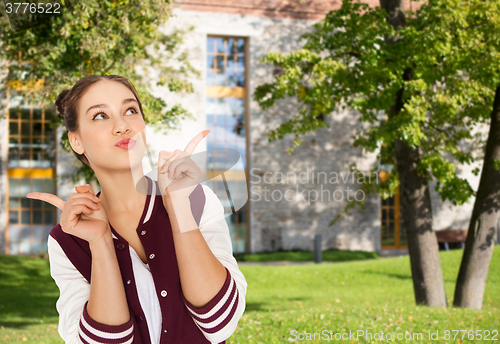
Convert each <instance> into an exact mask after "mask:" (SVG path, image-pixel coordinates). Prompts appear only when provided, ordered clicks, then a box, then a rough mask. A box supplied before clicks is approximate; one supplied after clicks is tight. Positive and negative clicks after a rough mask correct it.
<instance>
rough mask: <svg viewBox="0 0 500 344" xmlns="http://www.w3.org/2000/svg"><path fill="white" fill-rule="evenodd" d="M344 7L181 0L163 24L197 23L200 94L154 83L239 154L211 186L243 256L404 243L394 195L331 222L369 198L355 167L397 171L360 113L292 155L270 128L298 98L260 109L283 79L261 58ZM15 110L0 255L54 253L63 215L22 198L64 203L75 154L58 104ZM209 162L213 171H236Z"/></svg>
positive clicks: (446, 214) (4, 149) (463, 223)
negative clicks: (370, 144)
mask: <svg viewBox="0 0 500 344" xmlns="http://www.w3.org/2000/svg"><path fill="white" fill-rule="evenodd" d="M367 2H368V3H369V4H370V5H372V6H376V5H378V1H373V0H371V1H367ZM339 6H340V2H339V1H326V0H323V1H299V0H290V1H275V0H240V1H234V0H192V1H191V0H186V1H184V0H182V1H177V2H176V3H175V5H174V17H173V18H171V20H169V22H168V23H167V24H166V26H165V28H162V29H164V30H166V31H168V30H172V29H173V28H189V27H191V26H194V30H192V31H190V32H188V33H187V36H186V40H185V44H184V47H185V48H186V49H187V50H188V51H189V54H190V58H191V63H192V64H193V66H194V67H195V68H197V69H198V70H200V71H202V76H201V78H198V79H193V80H192V82H193V86H194V89H195V92H194V93H193V94H189V95H187V96H183V97H179V96H177V95H174V94H172V93H170V92H169V91H168V90H167V89H166V87H155V88H154V89H153V93H154V94H156V95H158V96H161V97H164V98H165V100H166V101H167V103H172V102H179V103H181V104H182V105H183V106H184V107H185V108H187V109H188V110H189V111H190V112H191V113H193V114H195V115H196V116H197V117H198V118H199V119H201V120H202V122H203V123H206V127H207V128H208V129H210V130H211V131H212V133H211V134H210V135H209V136H207V143H208V149H209V152H210V151H212V150H213V149H215V148H224V147H226V148H232V149H235V150H237V151H238V152H239V153H240V155H241V162H242V164H241V165H239V166H241V168H236V169H233V171H232V173H227V174H226V176H225V178H224V179H223V180H220V181H217V182H216V183H214V184H213V185H214V187H213V188H214V191H215V192H216V193H217V195H218V196H219V198H220V199H221V201H222V202H223V204H224V206H225V208H226V213H227V215H228V216H227V218H226V220H227V222H228V225H229V228H230V231H231V237H232V241H233V250H234V252H235V253H239V252H259V251H273V250H278V249H284V250H290V249H304V250H312V248H313V239H314V235H315V234H321V235H322V248H323V249H330V248H338V249H348V250H367V251H381V250H385V249H401V250H404V249H406V248H407V246H406V237H405V231H404V225H403V223H402V217H401V214H400V200H399V195H398V194H396V195H395V197H393V198H390V199H388V200H381V199H380V197H379V196H377V195H370V196H366V197H367V198H366V206H365V209H364V210H353V211H352V214H353V215H352V216H350V217H347V218H346V219H345V220H342V221H340V222H338V223H336V224H335V225H334V226H329V225H328V224H329V223H330V221H331V220H332V219H333V218H334V217H335V216H336V215H337V214H339V213H340V212H341V211H342V210H343V208H344V206H345V204H346V203H345V200H346V198H348V197H350V198H353V197H357V198H360V197H365V196H364V195H363V194H362V193H360V192H359V190H358V189H359V183H358V179H359V178H361V176H360V175H353V174H351V173H350V172H349V167H348V166H349V164H350V163H356V164H357V165H358V167H359V168H360V169H362V170H364V171H369V169H370V168H372V167H374V166H378V165H382V170H387V169H389V168H391V166H389V165H384V164H383V163H382V164H381V162H379V161H377V159H376V156H375V155H370V154H365V153H363V152H361V151H360V150H359V149H356V148H354V147H352V141H353V140H352V137H351V136H352V134H353V133H354V131H355V130H356V129H358V128H359V125H360V124H359V123H358V122H357V119H356V116H355V114H353V113H351V112H344V113H337V114H335V115H334V116H327V117H326V118H325V121H327V123H328V124H329V125H330V128H322V129H320V130H318V131H316V132H314V133H309V134H307V135H306V136H305V137H304V142H303V143H302V145H301V146H300V147H299V148H297V149H296V152H295V153H294V154H292V155H288V154H287V153H286V151H285V150H286V148H288V147H291V146H293V139H294V137H293V135H288V136H285V137H284V138H283V139H282V140H279V141H275V142H268V137H267V131H268V130H270V129H274V128H277V127H278V126H279V124H281V123H283V122H284V121H285V120H286V119H289V118H293V116H294V115H295V114H296V113H297V107H298V106H297V103H296V101H295V100H294V99H286V100H284V101H281V102H278V103H277V104H276V106H274V107H272V108H271V109H269V110H265V111H263V110H262V109H261V108H260V107H259V105H258V104H257V102H255V101H254V100H253V99H252V94H253V93H254V91H255V88H256V86H258V85H261V84H263V83H265V82H270V81H272V79H273V77H274V76H276V75H277V74H279V73H280V70H278V69H277V68H275V67H274V66H270V65H265V64H263V63H261V62H260V59H261V58H263V57H264V56H265V55H267V54H268V53H269V52H273V51H274V52H281V53H290V52H292V51H294V50H297V49H299V48H300V47H301V42H300V36H301V35H302V34H303V33H305V32H307V31H308V30H311V25H312V24H313V23H314V22H316V21H318V20H320V19H322V18H324V16H325V14H326V13H327V12H328V11H329V10H331V9H335V8H338V7H339ZM8 109H9V111H8V112H7V111H5V112H6V113H7V117H6V118H4V119H1V120H0V132H1V133H2V135H1V139H0V154H1V155H0V164H1V166H0V188H1V190H2V199H1V200H0V252H8V253H10V254H18V253H22V254H26V253H37V252H40V251H43V250H45V249H46V240H47V235H48V231H49V230H50V229H51V228H52V227H53V226H54V225H55V224H56V223H57V222H58V219H59V214H60V211H56V210H55V209H54V207H51V206H50V205H47V204H45V203H43V202H38V201H34V200H29V199H26V198H25V197H24V196H25V195H26V194H27V193H28V192H32V191H45V192H51V193H56V194H58V195H59V196H60V197H61V198H63V199H66V198H67V196H68V195H69V194H70V193H71V192H74V189H73V186H72V185H70V184H63V183H62V182H55V180H56V178H57V177H58V176H59V175H61V174H64V173H65V171H67V166H68V165H70V164H71V161H74V160H75V159H76V158H74V157H73V156H72V155H69V154H67V153H66V152H63V151H62V150H61V148H60V144H59V142H58V140H59V138H60V137H61V134H62V132H63V131H62V128H59V129H58V130H57V133H55V132H53V131H52V130H50V129H49V128H48V126H47V122H48V121H49V118H50V117H51V116H54V113H53V112H52V110H51V109H42V108H40V107H35V106H19V104H16V99H12V98H11V99H9V105H8ZM210 158H214V161H215V160H217V159H216V157H214V156H212V157H209V159H210ZM208 163H209V166H210V167H211V169H212V170H220V169H223V170H224V169H228V168H229V167H228V166H225V167H224V166H216V164H215V163H213V162H211V161H209V162H208ZM471 170H472V168H463V169H461V171H460V173H461V174H462V175H463V176H467V178H468V179H469V180H471V182H472V184H473V187H477V182H478V180H477V177H475V176H473V175H472V173H471ZM238 172H239V173H238ZM382 172H383V171H382ZM383 176H384V174H383V173H382V174H379V173H376V174H372V175H369V174H368V173H366V175H364V177H365V178H383ZM227 190H230V191H232V192H233V191H234V192H233V195H235V194H238V195H241V194H245V193H246V194H247V195H248V201H246V202H245V200H243V203H242V202H241V199H240V200H238V199H236V198H231V196H228V191H227ZM431 192H432V193H431V194H432V201H433V207H434V209H433V211H434V228H435V229H436V230H440V229H467V227H468V221H469V216H470V214H471V210H472V204H473V203H469V204H467V205H464V206H461V207H453V208H450V204H449V203H447V202H444V203H443V202H442V201H441V200H440V197H439V195H437V194H436V193H435V192H434V188H433V185H432V184H431ZM238 202H240V204H237V203H238Z"/></svg>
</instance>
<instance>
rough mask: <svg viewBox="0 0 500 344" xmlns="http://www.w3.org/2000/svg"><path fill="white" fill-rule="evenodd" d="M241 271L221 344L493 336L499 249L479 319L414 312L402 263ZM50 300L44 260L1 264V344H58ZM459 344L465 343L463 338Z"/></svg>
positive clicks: (453, 267) (451, 267)
mask: <svg viewBox="0 0 500 344" xmlns="http://www.w3.org/2000/svg"><path fill="white" fill-rule="evenodd" d="M461 254H462V251H461V250H452V251H449V252H441V266H442V269H443V276H444V281H445V289H446V293H447V295H448V300H449V303H450V304H451V301H452V300H451V299H452V297H453V291H454V287H455V279H456V276H457V272H458V268H459V265H460V259H461ZM240 269H241V271H242V272H243V274H244V275H245V278H246V280H247V282H248V290H247V295H246V302H247V306H246V310H245V313H244V314H243V316H242V318H241V319H240V321H239V323H238V328H237V329H236V331H235V333H234V334H233V335H232V336H231V337H230V338H229V339H228V340H227V343H228V344H237V343H238V344H239V343H241V344H246V343H288V342H290V339H289V338H294V337H293V336H292V335H291V331H294V330H295V331H297V332H296V334H298V333H315V332H316V333H320V334H321V333H322V331H324V330H327V331H333V333H346V332H347V333H349V331H353V332H354V331H356V330H362V331H366V332H371V333H372V334H374V333H380V332H381V331H383V332H384V334H386V333H388V332H390V333H392V334H398V333H403V334H404V333H405V332H406V331H408V332H409V333H422V335H423V339H422V340H415V341H408V342H415V343H417V342H418V343H431V342H434V343H445V342H447V343H457V342H461V341H456V340H455V341H453V340H444V339H443V336H444V331H445V330H474V331H476V330H482V331H484V330H490V331H491V330H497V331H498V330H499V324H500V249H499V247H498V246H497V247H496V248H495V250H494V253H493V258H492V260H491V264H490V269H489V275H488V280H487V284H486V290H485V295H484V301H483V309H482V310H481V311H474V310H465V309H455V308H451V307H449V308H446V309H442V308H441V309H440V308H428V307H423V306H418V307H417V306H415V304H414V296H413V286H412V280H411V274H410V265H409V258H408V257H407V256H405V257H398V258H386V259H373V260H364V261H353V262H346V263H342V264H329V263H326V264H313V265H286V266H255V265H241V266H240ZM57 296H58V290H57V287H56V286H55V284H54V283H53V282H52V280H51V278H50V275H49V271H48V262H47V260H45V259H40V258H26V257H22V258H21V257H9V256H0V343H2V344H11V343H44V344H47V343H60V344H62V340H60V338H59V335H58V334H57V312H56V310H55V302H56V300H57ZM436 331H439V333H438V334H439V340H433V341H431V340H429V339H428V336H429V332H431V333H435V332H436ZM462 333H463V332H462ZM462 333H460V334H459V336H458V337H460V338H461V336H462ZM450 334H451V336H453V332H451V333H450ZM498 337H500V335H499V336H498ZM323 341H325V342H326V340H321V341H320V340H316V341H314V340H311V341H305V340H297V341H296V342H297V343H318V342H323ZM403 341H404V340H403ZM403 341H398V340H394V341H393V342H395V343H399V342H403ZM336 342H339V341H336ZM342 342H353V343H368V342H375V341H370V340H366V339H365V338H364V337H361V336H360V337H359V338H358V340H357V341H355V340H344V341H342ZM405 342H406V341H405ZM463 342H470V340H468V339H467V336H465V338H464V340H463ZM489 342H491V343H495V342H494V341H489Z"/></svg>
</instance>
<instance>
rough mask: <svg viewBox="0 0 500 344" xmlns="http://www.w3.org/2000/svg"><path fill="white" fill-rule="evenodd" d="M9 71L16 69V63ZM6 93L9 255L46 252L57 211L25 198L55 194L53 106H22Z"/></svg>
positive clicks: (6, 238) (7, 240)
mask: <svg viewBox="0 0 500 344" xmlns="http://www.w3.org/2000/svg"><path fill="white" fill-rule="evenodd" d="M9 67H13V68H16V67H17V63H12V62H11V63H10V64H9ZM9 71H10V68H9ZM14 95H15V91H13V90H10V89H8V90H7V100H8V106H7V123H8V126H7V131H8V132H7V135H8V138H9V152H8V160H7V181H8V192H7V198H8V201H7V213H8V215H9V216H8V219H7V227H6V232H5V242H6V253H7V254H37V253H41V252H47V239H48V236H49V231H50V230H51V229H52V228H53V227H54V226H55V224H56V208H55V207H54V206H52V205H50V204H48V203H46V202H42V201H39V200H33V199H29V198H26V194H28V193H30V192H47V193H52V194H55V193H56V187H55V183H54V176H55V161H56V157H55V142H56V137H55V132H54V130H53V129H52V128H51V127H50V125H49V124H50V122H51V119H52V118H53V116H54V109H53V107H52V106H49V107H41V106H35V105H19V104H18V103H20V102H21V101H22V99H20V97H15V96H14Z"/></svg>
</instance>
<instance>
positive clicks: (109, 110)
mask: <svg viewBox="0 0 500 344" xmlns="http://www.w3.org/2000/svg"><path fill="white" fill-rule="evenodd" d="M78 116H79V117H78V121H79V129H78V131H77V132H74V133H73V132H70V133H68V135H69V140H70V143H71V146H72V147H73V149H74V150H75V152H77V153H78V154H85V156H86V157H87V159H88V160H89V162H90V164H91V166H92V168H93V169H94V171H96V169H108V170H109V169H112V170H131V169H133V168H134V167H138V166H140V167H141V168H142V165H141V163H142V158H143V157H144V152H145V145H146V136H145V129H146V125H145V123H144V119H143V118H142V114H141V113H140V109H139V103H138V102H137V100H136V98H135V96H134V94H133V93H132V91H130V90H129V89H128V88H127V87H126V86H125V85H123V84H122V83H119V82H116V81H109V80H102V81H99V82H97V83H95V84H93V85H92V86H90V87H89V89H87V91H86V92H85V94H84V95H83V96H82V98H81V99H80V102H79V105H78ZM129 138H130V139H133V140H135V145H134V146H133V147H131V143H133V141H132V142H130V144H129V149H123V148H120V147H117V146H116V144H117V143H118V142H119V141H121V140H122V139H129Z"/></svg>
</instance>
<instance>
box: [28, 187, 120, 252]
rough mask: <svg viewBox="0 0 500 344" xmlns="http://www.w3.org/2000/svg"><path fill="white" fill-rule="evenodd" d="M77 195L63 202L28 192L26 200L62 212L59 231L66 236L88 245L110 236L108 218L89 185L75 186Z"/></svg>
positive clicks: (52, 196) (39, 193)
mask: <svg viewBox="0 0 500 344" xmlns="http://www.w3.org/2000/svg"><path fill="white" fill-rule="evenodd" d="M75 190H76V191H77V193H73V194H71V195H69V197H68V200H67V201H66V202H65V201H63V200H62V199H60V198H59V197H57V196H56V195H52V194H49V193H43V192H30V193H29V194H27V195H26V197H27V198H32V199H39V200H42V201H45V202H47V203H50V204H52V205H53V206H55V207H57V208H59V209H61V210H62V214H61V218H60V225H61V229H62V230H63V231H64V232H65V233H68V234H71V235H74V236H76V237H78V238H81V239H83V240H86V241H88V242H89V243H92V242H95V241H96V240H99V239H102V238H105V237H106V235H110V234H111V229H110V228H109V223H108V217H107V216H106V212H105V211H104V208H103V207H100V206H99V202H100V199H99V198H98V197H97V196H96V195H95V193H94V190H92V187H91V186H90V185H89V184H86V185H82V186H76V187H75Z"/></svg>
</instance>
